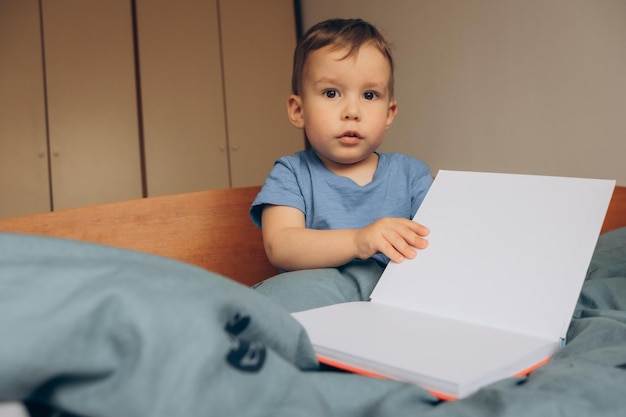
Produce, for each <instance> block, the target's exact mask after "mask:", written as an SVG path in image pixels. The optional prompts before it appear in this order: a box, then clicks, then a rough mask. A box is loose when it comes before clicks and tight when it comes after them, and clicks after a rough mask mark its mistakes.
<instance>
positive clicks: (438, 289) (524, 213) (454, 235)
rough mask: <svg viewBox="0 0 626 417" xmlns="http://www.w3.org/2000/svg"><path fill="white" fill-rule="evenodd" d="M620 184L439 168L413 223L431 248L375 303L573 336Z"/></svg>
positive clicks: (394, 272)
mask: <svg viewBox="0 0 626 417" xmlns="http://www.w3.org/2000/svg"><path fill="white" fill-rule="evenodd" d="M614 185H615V182H614V181H610V180H594V179H580V178H564V177H544V176H531V175H513V174H491V173H490V174H486V173H475V172H455V171H440V172H439V174H438V175H437V178H436V179H435V183H434V184H433V186H432V188H431V190H430V191H429V193H428V195H427V196H426V199H425V200H424V202H423V203H422V206H421V207H420V209H419V210H418V212H417V214H416V216H415V220H416V221H418V222H420V223H422V224H424V225H426V226H427V227H429V228H430V230H431V233H430V235H429V237H428V240H429V247H428V248H427V249H425V250H421V251H419V253H418V255H417V257H416V258H415V259H413V260H406V261H404V262H402V263H400V264H394V263H390V264H389V265H388V266H387V269H386V270H385V272H384V273H383V276H382V277H381V279H380V281H379V283H378V285H377V287H376V288H375V290H374V292H373V293H372V301H373V302H376V303H384V304H391V305H395V306H399V307H404V308H410V309H415V310H419V311H424V312H428V313H430V314H435V315H442V316H446V317H451V318H457V319H460V320H464V321H472V322H477V323H483V324H486V325H489V326H494V327H500V328H505V329H511V330H515V331H519V332H529V333H534V334H538V335H543V336H546V337H555V338H557V337H559V336H562V337H564V336H565V331H566V329H567V326H568V324H569V322H570V318H571V314H572V312H573V309H574V307H575V303H576V301H577V297H578V294H579V292H580V288H581V286H582V283H583V281H584V278H585V275H586V271H587V267H588V265H589V261H590V259H591V255H592V253H593V249H594V247H595V244H596V241H597V237H598V234H599V231H600V228H601V226H602V222H603V220H604V215H605V213H606V209H607V207H608V204H609V201H610V198H611V195H612V192H613V188H614Z"/></svg>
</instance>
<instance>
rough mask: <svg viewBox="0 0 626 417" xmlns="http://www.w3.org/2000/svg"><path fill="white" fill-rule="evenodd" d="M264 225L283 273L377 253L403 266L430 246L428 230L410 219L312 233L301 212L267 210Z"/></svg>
mask: <svg viewBox="0 0 626 417" xmlns="http://www.w3.org/2000/svg"><path fill="white" fill-rule="evenodd" d="M262 224H263V228H262V231H263V242H264V245H265V252H266V253H267V256H268V258H269V260H270V262H272V264H273V265H274V266H276V267H277V268H280V269H284V270H299V269H313V268H326V267H336V266H340V265H344V264H346V263H348V262H350V261H351V260H353V259H355V258H359V259H368V258H370V257H372V256H373V255H375V254H376V253H377V252H382V253H383V254H385V255H387V256H388V257H389V258H390V259H391V260H392V261H394V262H402V260H403V259H405V258H414V257H415V255H416V254H417V252H416V250H415V249H416V248H417V249H423V248H425V247H426V246H427V245H428V241H427V240H426V239H424V237H425V236H427V235H428V229H427V228H426V227H424V226H422V225H420V224H418V223H416V222H413V221H411V220H408V219H399V218H389V217H387V218H382V219H380V220H377V221H375V222H374V223H372V224H370V225H368V226H366V227H364V228H362V229H340V230H313V229H307V228H306V227H305V221H304V214H303V213H302V212H301V211H300V210H298V209H295V208H293V207H287V206H265V207H264V209H263V214H262Z"/></svg>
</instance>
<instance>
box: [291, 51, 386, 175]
mask: <svg viewBox="0 0 626 417" xmlns="http://www.w3.org/2000/svg"><path fill="white" fill-rule="evenodd" d="M347 52H348V50H347V49H332V47H331V46H327V47H324V48H321V49H317V50H315V51H313V52H311V53H310V54H309V56H308V57H307V60H306V63H305V66H304V73H303V84H302V91H301V94H300V95H299V96H296V95H292V96H290V98H289V102H288V110H289V117H290V120H291V122H292V123H293V124H294V125H295V126H296V127H299V128H304V129H305V131H306V133H307V137H308V139H309V142H310V143H311V146H312V147H313V149H315V151H316V152H317V154H318V156H319V157H320V159H321V160H322V161H323V162H324V163H325V164H326V165H328V164H329V163H335V164H356V163H359V162H362V161H364V160H366V159H367V158H369V157H370V156H371V155H372V153H373V152H374V151H375V150H376V149H377V148H378V147H379V145H380V144H381V142H382V141H383V136H384V132H385V130H387V128H389V126H391V123H392V121H393V119H394V117H395V115H396V111H397V105H396V102H395V101H394V100H393V99H392V98H391V97H390V91H389V79H390V77H391V66H390V64H389V62H388V61H387V59H386V58H385V56H384V55H383V54H382V53H381V52H380V51H379V50H378V49H377V48H376V47H375V46H373V45H370V44H365V45H363V46H362V47H361V48H360V49H359V51H358V53H356V54H353V55H351V56H348V57H345V56H346V54H347Z"/></svg>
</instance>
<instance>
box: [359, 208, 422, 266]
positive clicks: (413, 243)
mask: <svg viewBox="0 0 626 417" xmlns="http://www.w3.org/2000/svg"><path fill="white" fill-rule="evenodd" d="M428 232H429V230H428V228H426V227H425V226H422V225H421V224H419V223H416V222H414V221H412V220H408V219H401V218H391V217H385V218H382V219H379V220H376V221H375V222H374V223H372V224H370V225H368V226H366V227H364V228H362V229H360V230H359V231H357V233H356V235H355V244H356V249H357V253H358V257H359V258H360V259H368V258H371V257H372V256H374V254H376V253H377V252H381V253H383V254H384V255H386V256H387V257H388V258H389V259H391V260H392V261H393V262H402V261H403V260H404V259H405V258H409V259H413V258H414V257H415V256H416V255H417V250H416V249H424V248H426V247H427V246H428V241H427V240H426V239H425V238H424V237H425V236H428Z"/></svg>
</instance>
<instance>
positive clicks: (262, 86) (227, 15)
mask: <svg viewBox="0 0 626 417" xmlns="http://www.w3.org/2000/svg"><path fill="white" fill-rule="evenodd" d="M219 6H220V19H221V29H222V47H223V65H224V74H225V75H224V83H225V92H226V114H227V126H228V140H229V144H230V163H231V176H232V186H233V187H238V186H246V185H257V184H262V183H263V181H264V180H265V177H266V176H267V174H268V173H269V171H270V170H271V168H272V166H273V162H274V161H275V160H276V159H277V158H278V157H280V156H282V155H288V154H292V153H293V152H295V151H297V150H300V149H303V148H304V140H303V135H302V132H301V131H300V130H298V129H296V128H294V127H293V126H292V125H291V123H290V122H289V120H288V119H287V110H286V109H287V107H286V103H287V96H288V95H289V93H290V91H291V66H292V56H293V50H294V48H295V45H296V29H295V15H294V9H293V1H292V0H272V1H264V2H258V1H255V0H227V1H220V2H219Z"/></svg>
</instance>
